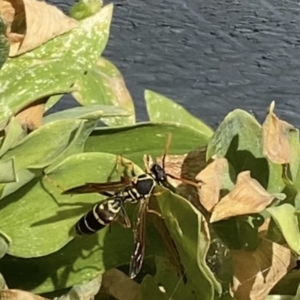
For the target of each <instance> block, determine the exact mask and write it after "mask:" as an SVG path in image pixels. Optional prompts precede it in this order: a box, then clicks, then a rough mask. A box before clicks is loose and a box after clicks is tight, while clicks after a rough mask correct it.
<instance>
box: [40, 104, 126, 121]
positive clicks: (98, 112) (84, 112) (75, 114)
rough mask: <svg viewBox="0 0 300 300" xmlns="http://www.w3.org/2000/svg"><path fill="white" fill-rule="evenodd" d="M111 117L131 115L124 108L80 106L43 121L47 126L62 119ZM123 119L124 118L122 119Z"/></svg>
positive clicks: (52, 115)
mask: <svg viewBox="0 0 300 300" xmlns="http://www.w3.org/2000/svg"><path fill="white" fill-rule="evenodd" d="M111 116H123V117H124V116H125V117H127V116H129V113H128V112H126V111H125V110H123V109H122V108H119V107H115V106H109V105H91V106H84V107H82V106H80V107H73V108H70V109H65V110H62V111H59V112H56V113H53V114H50V115H48V116H46V117H44V119H43V123H44V124H47V123H50V122H53V121H56V120H61V119H65V120H66V119H93V120H96V119H100V118H107V117H111ZM121 118H122V117H121Z"/></svg>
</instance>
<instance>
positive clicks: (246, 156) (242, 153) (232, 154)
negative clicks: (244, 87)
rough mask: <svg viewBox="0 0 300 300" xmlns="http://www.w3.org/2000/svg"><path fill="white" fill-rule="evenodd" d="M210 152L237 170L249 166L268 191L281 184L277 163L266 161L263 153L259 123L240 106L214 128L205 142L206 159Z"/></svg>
mask: <svg viewBox="0 0 300 300" xmlns="http://www.w3.org/2000/svg"><path fill="white" fill-rule="evenodd" d="M213 155H216V156H217V157H226V159H227V160H228V161H229V162H230V163H231V165H232V166H233V167H234V169H235V171H236V173H237V174H238V173H240V172H242V171H245V170H250V171H251V176H252V177H253V178H255V179H256V180H258V181H259V183H260V184H261V185H262V186H263V187H264V188H265V189H267V190H268V192H269V193H279V192H281V191H282V189H283V188H284V182H283V180H282V176H281V175H282V168H281V166H279V165H275V164H273V163H271V162H268V161H267V160H266V158H265V157H264V155H263V151H262V129H261V125H260V124H259V123H258V122H257V121H256V119H255V118H254V117H253V116H252V115H251V114H249V113H247V112H246V111H244V110H241V109H236V110H234V111H232V112H230V113H229V114H228V115H227V116H226V117H225V119H224V120H223V121H222V123H221V124H220V126H219V127H218V129H217V130H216V131H215V133H214V134H213V136H212V138H211V140H210V141H209V143H208V146H207V152H206V158H207V160H208V159H210V158H211V157H212V156H213Z"/></svg>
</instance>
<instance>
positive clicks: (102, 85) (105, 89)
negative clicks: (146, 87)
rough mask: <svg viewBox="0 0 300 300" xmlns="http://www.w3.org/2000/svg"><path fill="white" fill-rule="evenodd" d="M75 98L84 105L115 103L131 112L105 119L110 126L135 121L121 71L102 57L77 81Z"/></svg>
mask: <svg viewBox="0 0 300 300" xmlns="http://www.w3.org/2000/svg"><path fill="white" fill-rule="evenodd" d="M76 87H77V90H76V91H75V92H74V93H73V96H74V98H75V99H76V100H77V101H78V102H79V103H80V104H82V105H93V104H95V103H100V104H106V105H114V106H119V107H121V108H124V109H125V110H127V111H128V112H130V114H131V116H130V117H129V118H126V119H124V118H120V117H111V118H106V119H105V120H103V122H105V123H106V124H107V125H109V126H117V125H131V124H134V123H135V112H134V104H133V101H132V98H131V96H130V94H129V91H128V90H127V87H126V84H125V82H124V79H123V76H122V74H121V73H120V71H119V70H118V69H117V68H116V67H115V66H114V65H113V64H112V63H111V62H109V61H108V60H106V59H105V58H103V57H100V58H99V59H98V61H97V63H96V64H95V65H94V66H93V68H92V69H91V70H89V71H87V72H86V73H85V74H83V75H82V76H81V77H80V79H79V80H78V82H77V83H76Z"/></svg>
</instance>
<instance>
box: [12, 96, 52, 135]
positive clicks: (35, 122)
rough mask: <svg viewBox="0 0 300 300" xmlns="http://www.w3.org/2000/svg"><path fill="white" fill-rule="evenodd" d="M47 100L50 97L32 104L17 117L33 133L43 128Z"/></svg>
mask: <svg viewBox="0 0 300 300" xmlns="http://www.w3.org/2000/svg"><path fill="white" fill-rule="evenodd" d="M47 99H48V97H46V98H43V99H40V100H38V101H36V102H34V103H32V104H31V105H29V106H28V107H26V108H24V109H23V110H22V111H21V112H19V113H18V114H17V115H16V119H18V120H19V121H20V122H21V124H22V126H23V127H24V128H28V129H29V130H31V131H32V130H35V129H37V128H39V127H40V126H42V123H43V114H44V108H45V102H46V100H47Z"/></svg>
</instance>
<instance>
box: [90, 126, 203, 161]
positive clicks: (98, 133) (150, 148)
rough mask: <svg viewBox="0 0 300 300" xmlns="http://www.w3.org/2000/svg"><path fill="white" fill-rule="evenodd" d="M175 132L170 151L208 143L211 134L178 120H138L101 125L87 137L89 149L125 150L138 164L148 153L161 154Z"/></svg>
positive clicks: (186, 150)
mask: <svg viewBox="0 0 300 300" xmlns="http://www.w3.org/2000/svg"><path fill="white" fill-rule="evenodd" d="M168 133H172V142H171V145H170V148H169V151H168V154H185V153H188V152H189V151H191V150H194V149H196V148H200V147H202V146H205V145H206V144H207V142H208V137H207V136H205V135H201V134H199V132H198V131H197V130H194V129H192V128H191V127H188V126H184V125H177V124H174V123H168V122H165V123H149V122H145V123H138V124H136V125H132V126H125V127H117V128H98V129H96V130H95V131H94V132H93V133H92V134H91V135H90V137H89V138H88V139H87V142H86V144H85V150H84V151H86V152H108V153H114V154H122V155H124V156H125V157H126V158H128V159H130V160H132V161H133V162H135V163H136V164H140V165H142V164H143V161H142V158H143V155H144V154H150V155H153V156H161V155H162V154H163V153H164V148H165V145H166V141H167V135H168Z"/></svg>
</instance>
